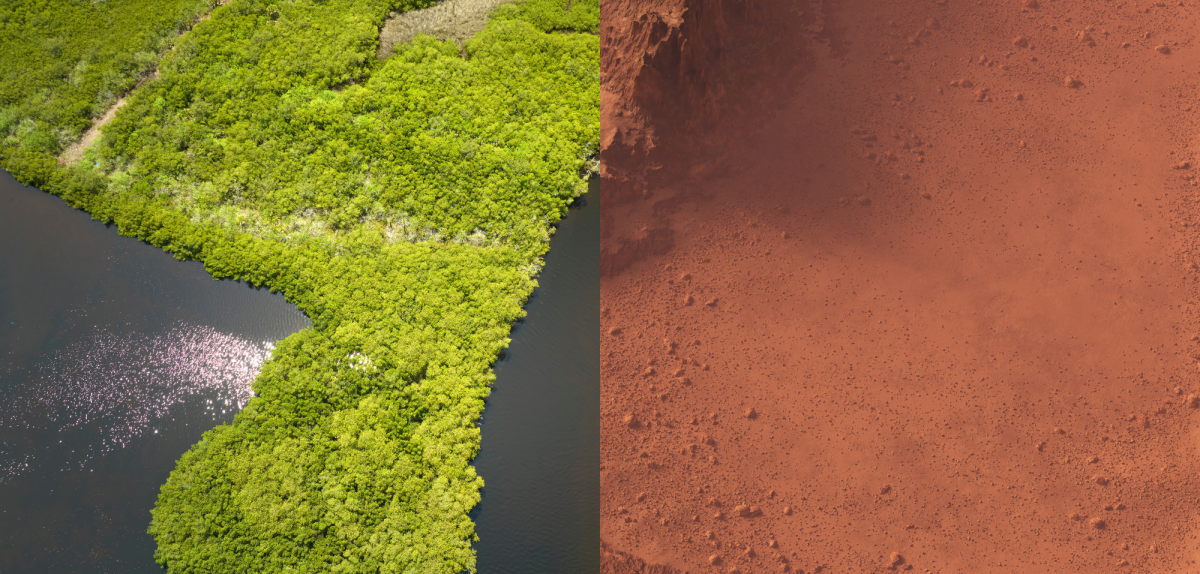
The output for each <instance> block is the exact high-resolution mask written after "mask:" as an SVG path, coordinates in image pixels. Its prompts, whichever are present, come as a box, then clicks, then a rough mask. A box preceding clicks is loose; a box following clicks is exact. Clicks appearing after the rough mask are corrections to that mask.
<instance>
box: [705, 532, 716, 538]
mask: <svg viewBox="0 0 1200 574" xmlns="http://www.w3.org/2000/svg"><path fill="white" fill-rule="evenodd" d="M716 537H717V536H716V535H715V534H713V531H711V530H705V531H704V539H705V540H713V539H715V538H716Z"/></svg>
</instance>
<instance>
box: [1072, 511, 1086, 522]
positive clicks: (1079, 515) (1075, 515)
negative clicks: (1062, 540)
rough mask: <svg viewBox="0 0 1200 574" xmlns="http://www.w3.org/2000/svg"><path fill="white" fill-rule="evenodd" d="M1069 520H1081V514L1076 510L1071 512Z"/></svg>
mask: <svg viewBox="0 0 1200 574" xmlns="http://www.w3.org/2000/svg"><path fill="white" fill-rule="evenodd" d="M1071 520H1074V521H1075V522H1079V521H1080V520H1083V515H1082V514H1079V513H1078V512H1072V513H1071Z"/></svg>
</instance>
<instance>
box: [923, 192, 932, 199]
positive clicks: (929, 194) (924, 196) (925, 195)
mask: <svg viewBox="0 0 1200 574" xmlns="http://www.w3.org/2000/svg"><path fill="white" fill-rule="evenodd" d="M921 197H923V198H925V199H933V194H931V193H929V192H928V191H926V192H923V193H921Z"/></svg>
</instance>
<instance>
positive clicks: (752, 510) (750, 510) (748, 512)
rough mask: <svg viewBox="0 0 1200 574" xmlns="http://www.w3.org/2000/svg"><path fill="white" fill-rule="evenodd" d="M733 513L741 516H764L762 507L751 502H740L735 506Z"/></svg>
mask: <svg viewBox="0 0 1200 574" xmlns="http://www.w3.org/2000/svg"><path fill="white" fill-rule="evenodd" d="M733 513H734V514H736V515H737V516H739V517H741V518H753V517H755V516H762V509H761V508H759V507H757V506H751V505H749V504H739V505H737V506H735V507H733Z"/></svg>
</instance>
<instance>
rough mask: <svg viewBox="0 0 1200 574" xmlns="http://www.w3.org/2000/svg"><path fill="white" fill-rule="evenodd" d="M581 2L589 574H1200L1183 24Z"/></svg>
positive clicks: (1198, 137) (1181, 8)
mask: <svg viewBox="0 0 1200 574" xmlns="http://www.w3.org/2000/svg"><path fill="white" fill-rule="evenodd" d="M604 9H605V13H604V14H603V18H604V22H603V23H602V26H601V28H602V34H604V42H605V43H604V46H605V52H604V56H603V57H604V65H605V77H604V90H603V93H602V96H603V101H602V106H603V109H604V113H605V116H604V119H603V121H602V127H603V134H602V136H603V137H604V140H603V142H602V143H603V144H604V146H605V148H604V151H603V152H602V154H601V157H602V160H603V162H604V163H603V166H602V170H603V175H604V177H605V180H604V182H603V186H602V190H603V193H604V194H605V204H604V205H605V212H606V213H605V216H604V226H603V229H602V242H603V243H602V245H603V246H602V249H603V261H602V266H603V269H604V278H603V280H602V285H601V297H602V302H601V305H602V317H601V321H602V323H601V324H602V329H603V337H602V342H601V345H602V347H601V355H602V357H601V358H602V368H603V375H602V377H603V378H602V397H603V404H602V407H601V408H602V411H601V417H602V418H601V464H602V467H601V469H602V470H601V488H602V506H601V531H602V536H603V539H604V545H605V546H604V548H605V552H604V555H605V571H606V572H614V573H625V572H670V571H687V572H694V573H697V572H742V573H746V572H789V571H790V572H889V571H904V570H913V571H917V572H926V571H928V572H1006V573H1011V572H1098V571H1130V572H1163V573H1166V572H1172V573H1174V572H1191V571H1200V566H1197V564H1196V560H1197V558H1200V408H1197V407H1200V399H1198V398H1197V395H1200V380H1198V379H1200V369H1198V365H1197V358H1198V357H1200V342H1198V341H1200V336H1198V335H1200V323H1198V317H1197V314H1196V308H1195V304H1196V302H1197V285H1198V283H1197V277H1200V258H1196V257H1195V255H1196V254H1197V248H1198V247H1197V234H1196V232H1195V229H1196V225H1197V224H1200V219H1198V218H1197V215H1198V214H1200V208H1198V207H1197V205H1196V196H1197V192H1200V188H1198V187H1196V183H1197V178H1196V174H1197V169H1196V163H1197V160H1198V159H1200V129H1198V126H1197V114H1198V113H1200V110H1197V109H1196V106H1198V105H1200V102H1198V101H1197V95H1198V92H1197V87H1198V85H1200V57H1198V52H1197V51H1196V46H1195V35H1196V32H1195V31H1196V30H1200V5H1191V4H1189V3H1188V2H1184V3H1179V2H1170V3H1162V2H1159V3H1157V4H1155V3H1151V2H1121V1H1108V2H1091V3H1078V2H1067V1H1065V0H1054V1H1051V0H1045V1H1042V0H1037V1H1034V0H1024V1H1023V2H1022V1H1020V0H1005V1H1000V2H996V1H981V2H966V1H962V0H927V1H925V0H922V1H919V2H913V1H901V2H878V1H866V0H857V1H850V0H848V1H832V0H831V1H819V0H814V1H811V2H795V3H793V2H761V1H760V2H753V1H751V2H747V3H739V4H738V6H737V7H733V6H732V5H731V3H726V5H725V6H724V7H722V5H721V3H719V2H716V1H700V0H672V1H668V0H659V1H658V2H657V3H656V2H643V3H634V2H630V1H628V0H617V1H614V2H606V3H605V8H604Z"/></svg>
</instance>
